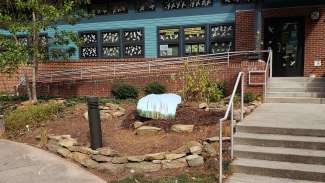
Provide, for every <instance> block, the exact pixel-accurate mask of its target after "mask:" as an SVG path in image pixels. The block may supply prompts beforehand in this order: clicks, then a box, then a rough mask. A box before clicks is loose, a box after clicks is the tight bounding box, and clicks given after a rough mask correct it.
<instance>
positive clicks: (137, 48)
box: [123, 29, 144, 57]
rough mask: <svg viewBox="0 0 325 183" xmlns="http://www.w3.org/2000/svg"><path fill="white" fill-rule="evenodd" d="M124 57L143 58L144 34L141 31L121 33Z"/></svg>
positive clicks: (133, 30) (134, 30)
mask: <svg viewBox="0 0 325 183" xmlns="http://www.w3.org/2000/svg"><path fill="white" fill-rule="evenodd" d="M123 49H124V50H123V53H124V57H142V56H144V33H143V29H132V30H124V31H123Z"/></svg>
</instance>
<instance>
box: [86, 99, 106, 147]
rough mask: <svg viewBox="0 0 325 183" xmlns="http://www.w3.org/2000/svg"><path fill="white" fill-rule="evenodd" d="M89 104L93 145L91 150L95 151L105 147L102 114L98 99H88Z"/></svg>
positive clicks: (91, 141)
mask: <svg viewBox="0 0 325 183" xmlns="http://www.w3.org/2000/svg"><path fill="white" fill-rule="evenodd" d="M87 103H88V119H89V131H90V143H91V148H92V149H94V150H95V149H98V148H100V147H102V146H103V143H102V129H101V121H100V113H99V109H98V98H97V97H87Z"/></svg>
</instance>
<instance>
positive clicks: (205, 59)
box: [38, 51, 258, 83]
mask: <svg viewBox="0 0 325 183" xmlns="http://www.w3.org/2000/svg"><path fill="white" fill-rule="evenodd" d="M256 53H258V52H257V51H235V52H224V53H217V54H207V55H198V56H189V57H176V58H158V59H154V60H151V61H145V62H133V63H132V62H131V63H121V62H119V63H114V62H113V63H112V62H110V63H108V64H107V65H104V66H92V67H87V68H76V69H65V70H57V71H44V72H43V73H42V72H41V71H40V72H39V75H38V82H40V83H52V82H60V81H71V80H72V81H74V80H88V79H96V78H109V79H110V78H112V79H113V78H121V77H125V76H126V75H128V74H145V73H149V74H153V73H155V72H157V71H177V70H179V69H180V66H181V65H182V64H183V63H184V62H188V63H195V62H196V63H197V62H202V63H203V65H213V64H223V63H228V64H230V62H231V59H232V58H233V57H236V56H245V55H250V54H256Z"/></svg>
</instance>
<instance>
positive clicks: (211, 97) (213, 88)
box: [207, 83, 225, 102]
mask: <svg viewBox="0 0 325 183" xmlns="http://www.w3.org/2000/svg"><path fill="white" fill-rule="evenodd" d="M224 97H225V89H224V87H223V86H221V85H220V83H211V84H209V85H208V87H207V99H208V101H209V102H218V101H220V100H221V99H223V98H224Z"/></svg>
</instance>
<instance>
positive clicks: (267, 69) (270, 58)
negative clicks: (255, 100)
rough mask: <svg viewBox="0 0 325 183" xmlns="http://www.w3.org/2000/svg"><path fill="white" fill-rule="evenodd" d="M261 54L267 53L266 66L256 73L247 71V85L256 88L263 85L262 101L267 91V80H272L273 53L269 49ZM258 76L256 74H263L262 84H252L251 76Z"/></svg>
mask: <svg viewBox="0 0 325 183" xmlns="http://www.w3.org/2000/svg"><path fill="white" fill-rule="evenodd" d="M262 52H267V53H268V57H267V61H266V65H265V69H264V70H256V71H248V84H249V85H251V86H258V85H263V86H264V89H263V91H264V93H263V95H264V99H265V98H266V90H267V85H268V80H269V79H270V78H272V72H273V52H272V50H271V49H269V50H267V51H266V50H265V51H262ZM256 73H257V74H258V73H263V74H264V81H263V82H262V83H254V82H252V80H251V77H252V76H251V75H253V74H256Z"/></svg>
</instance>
